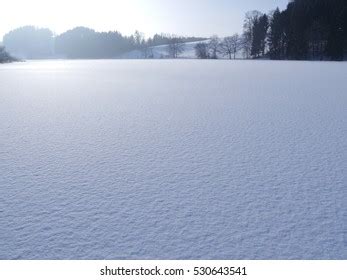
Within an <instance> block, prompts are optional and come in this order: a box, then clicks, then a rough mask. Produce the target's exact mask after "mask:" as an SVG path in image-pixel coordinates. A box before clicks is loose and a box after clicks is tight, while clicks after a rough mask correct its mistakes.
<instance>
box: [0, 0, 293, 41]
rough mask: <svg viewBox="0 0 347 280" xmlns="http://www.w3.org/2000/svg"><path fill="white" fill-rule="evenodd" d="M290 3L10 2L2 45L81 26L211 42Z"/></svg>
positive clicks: (0, 21)
mask: <svg viewBox="0 0 347 280" xmlns="http://www.w3.org/2000/svg"><path fill="white" fill-rule="evenodd" d="M287 3H288V0H9V1H3V3H1V16H0V40H1V38H2V36H3V35H4V34H6V33H7V32H8V31H10V30H12V29H14V28H17V27H20V26H24V25H34V26H37V27H47V28H50V29H51V30H52V31H53V32H54V33H56V34H60V33H62V32H64V31H66V30H69V29H71V28H73V27H76V26H86V27H90V28H93V29H95V30H97V31H110V30H111V31H115V30H117V31H120V32H121V33H123V34H126V35H129V34H133V33H134V31H135V30H139V31H141V32H143V33H145V35H146V36H147V37H148V36H152V35H154V34H155V33H162V32H163V33H170V34H177V35H186V36H188V35H192V36H203V37H207V36H210V35H213V34H217V35H220V36H226V35H231V34H234V33H235V32H241V30H242V22H243V18H244V15H245V13H246V12H247V11H249V10H259V11H262V12H269V11H271V10H273V9H275V8H276V7H279V8H281V9H283V8H285V7H286V5H287Z"/></svg>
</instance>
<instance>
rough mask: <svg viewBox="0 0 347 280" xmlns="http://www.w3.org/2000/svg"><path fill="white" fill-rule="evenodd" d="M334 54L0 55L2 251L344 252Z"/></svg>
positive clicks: (342, 114)
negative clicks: (260, 57) (4, 59)
mask: <svg viewBox="0 0 347 280" xmlns="http://www.w3.org/2000/svg"><path fill="white" fill-rule="evenodd" d="M346 81H347V64H346V63H319V62H270V61H199V60H177V61H172V60H149V61H144V60H118V61H117V60H115V61H107V60H105V61H36V62H35V61H33V62H27V63H15V64H10V65H1V66H0V259H345V258H346V257H347V254H346V253H347V250H346V245H347V239H346V238H347V236H346V232H347V230H346V219H347V214H346V202H347V200H346V162H347V157H346V150H347V149H346V139H347V133H346V128H347V124H346V119H347V110H346V108H347V83H346Z"/></svg>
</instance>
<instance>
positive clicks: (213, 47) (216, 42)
mask: <svg viewBox="0 0 347 280" xmlns="http://www.w3.org/2000/svg"><path fill="white" fill-rule="evenodd" d="M219 46H220V39H219V37H218V36H217V35H213V36H212V37H211V38H210V43H209V44H208V49H209V53H210V58H212V59H217V58H218V53H219Z"/></svg>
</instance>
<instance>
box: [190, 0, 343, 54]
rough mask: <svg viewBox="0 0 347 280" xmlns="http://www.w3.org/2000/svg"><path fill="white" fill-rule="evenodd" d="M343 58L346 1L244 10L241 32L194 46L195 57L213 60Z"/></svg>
mask: <svg viewBox="0 0 347 280" xmlns="http://www.w3.org/2000/svg"><path fill="white" fill-rule="evenodd" d="M241 51H242V54H243V57H244V58H254V59H257V58H261V57H264V58H270V59H276V60H281V59H282V60H284V59H286V60H343V59H345V58H346V53H347V0H293V1H290V3H289V4H288V6H287V8H286V9H285V10H283V11H280V10H279V9H278V8H277V9H276V10H274V11H272V12H270V13H269V14H263V13H261V12H259V11H250V12H248V13H246V17H245V20H244V25H243V34H242V35H241V36H240V35H238V34H235V35H233V36H231V37H226V38H224V39H219V38H218V37H217V36H213V37H211V38H210V40H209V42H206V43H204V42H203V43H199V44H197V45H196V46H195V52H196V56H197V57H198V58H201V59H207V58H212V59H216V58H218V55H219V56H222V57H228V58H230V59H231V58H235V57H236V54H238V53H241Z"/></svg>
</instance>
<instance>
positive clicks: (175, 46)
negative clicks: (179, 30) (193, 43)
mask: <svg viewBox="0 0 347 280" xmlns="http://www.w3.org/2000/svg"><path fill="white" fill-rule="evenodd" d="M184 49H185V45H184V43H183V40H182V38H180V37H177V36H171V38H170V39H169V44H168V46H167V51H168V54H169V57H171V58H178V56H179V55H180V54H182V53H183V52H184Z"/></svg>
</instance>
